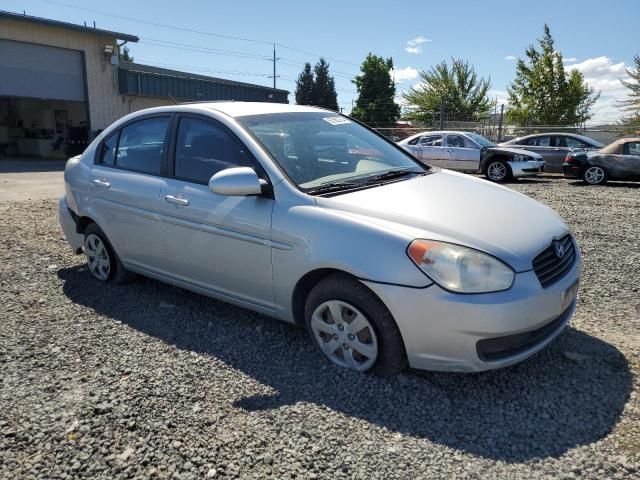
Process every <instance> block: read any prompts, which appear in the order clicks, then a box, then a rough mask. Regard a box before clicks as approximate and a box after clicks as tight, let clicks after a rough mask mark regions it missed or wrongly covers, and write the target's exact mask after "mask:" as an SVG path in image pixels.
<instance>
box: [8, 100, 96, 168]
mask: <svg viewBox="0 0 640 480" xmlns="http://www.w3.org/2000/svg"><path fill="white" fill-rule="evenodd" d="M88 143H89V128H88V122H87V104H86V103H85V102H75V101H65V100H42V99H36V98H23V97H2V96H0V153H2V154H4V155H6V156H29V157H41V158H68V157H70V156H74V155H77V154H79V153H82V151H83V150H84V149H85V148H86V147H87V145H88Z"/></svg>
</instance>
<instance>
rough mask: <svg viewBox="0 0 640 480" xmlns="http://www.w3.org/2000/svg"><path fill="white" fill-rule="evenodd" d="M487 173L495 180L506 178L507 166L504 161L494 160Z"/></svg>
mask: <svg viewBox="0 0 640 480" xmlns="http://www.w3.org/2000/svg"><path fill="white" fill-rule="evenodd" d="M487 175H488V176H489V178H490V179H491V180H493V181H494V182H499V181H501V180H504V178H505V177H506V176H507V166H506V165H505V164H504V163H502V162H493V163H492V164H491V165H489V168H487Z"/></svg>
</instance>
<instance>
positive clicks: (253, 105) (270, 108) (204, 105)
mask: <svg viewBox="0 0 640 480" xmlns="http://www.w3.org/2000/svg"><path fill="white" fill-rule="evenodd" d="M183 105H184V106H188V107H190V110H192V109H193V108H196V109H202V110H217V111H219V112H222V113H224V114H226V115H229V116H230V117H243V116H247V115H263V114H268V113H293V112H327V113H337V112H333V111H332V110H326V109H324V108H318V107H308V106H304V105H291V104H289V103H270V102H194V103H184V104H180V105H178V107H179V106H183ZM174 108H175V107H174Z"/></svg>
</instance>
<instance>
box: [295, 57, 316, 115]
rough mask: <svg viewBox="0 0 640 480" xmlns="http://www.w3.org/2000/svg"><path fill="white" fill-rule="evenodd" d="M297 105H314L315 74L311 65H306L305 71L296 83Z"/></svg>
mask: <svg viewBox="0 0 640 480" xmlns="http://www.w3.org/2000/svg"><path fill="white" fill-rule="evenodd" d="M296 103H297V104H298V105H313V104H314V101H313V72H312V71H311V64H310V63H308V62H307V63H305V64H304V69H303V70H302V72H300V75H298V80H297V81H296Z"/></svg>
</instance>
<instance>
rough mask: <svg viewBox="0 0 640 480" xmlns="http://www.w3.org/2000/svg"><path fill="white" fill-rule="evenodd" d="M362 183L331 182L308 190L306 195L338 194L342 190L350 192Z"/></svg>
mask: <svg viewBox="0 0 640 480" xmlns="http://www.w3.org/2000/svg"><path fill="white" fill-rule="evenodd" d="M361 186H362V183H353V182H331V183H325V184H324V185H318V186H317V187H313V188H310V189H309V190H307V193H309V194H311V195H319V194H323V193H332V192H340V191H342V190H350V189H352V188H358V187H361Z"/></svg>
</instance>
